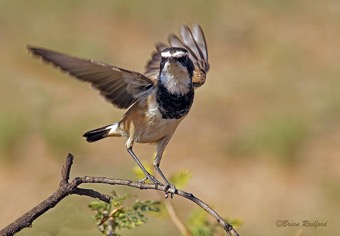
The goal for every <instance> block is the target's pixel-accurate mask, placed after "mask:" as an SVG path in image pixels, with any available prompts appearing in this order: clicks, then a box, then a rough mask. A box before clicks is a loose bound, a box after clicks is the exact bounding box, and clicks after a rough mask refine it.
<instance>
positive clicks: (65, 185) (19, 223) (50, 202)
mask: <svg viewBox="0 0 340 236" xmlns="http://www.w3.org/2000/svg"><path fill="white" fill-rule="evenodd" d="M72 164H73V155H72V154H69V155H68V156H67V158H66V163H65V164H64V166H63V168H62V171H61V176H62V180H61V181H60V184H59V187H58V189H57V190H56V192H54V193H53V194H52V195H51V196H50V197H48V198H47V199H46V200H44V201H43V202H41V203H40V204H39V205H37V206H36V207H34V208H33V209H31V210H30V211H28V212H27V213H25V214H24V215H23V216H21V217H20V218H18V219H17V220H15V221H14V222H13V223H11V224H10V225H8V226H7V227H5V228H4V229H2V230H1V231H0V235H1V236H5V235H6V236H7V235H13V234H15V233H17V232H19V231H20V230H22V229H23V228H26V227H31V225H32V223H33V221H34V220H35V219H37V218H38V217H39V216H41V215H42V214H44V213H45V212H46V211H48V210H49V209H51V208H53V207H54V206H56V205H57V204H58V203H59V202H60V201H61V200H63V199H64V198H65V197H67V196H68V195H72V194H76V195H84V196H88V197H92V198H98V199H100V200H102V201H104V202H107V203H109V202H110V201H111V197H110V196H108V195H105V194H102V193H99V192H97V191H95V190H92V189H83V188H78V186H79V185H81V184H84V183H93V184H109V185H124V186H129V187H133V188H139V189H153V190H158V191H164V190H165V187H164V186H160V185H155V184H149V183H142V182H134V181H131V180H124V179H111V178H106V177H90V176H83V177H75V178H74V179H73V180H72V181H71V182H69V177H70V171H71V166H72ZM175 194H176V195H178V196H181V197H184V198H187V199H189V200H190V201H192V202H194V203H196V204H197V205H199V206H200V207H201V208H203V209H204V210H205V211H207V212H208V213H209V214H210V215H211V216H213V217H214V218H215V219H216V221H217V222H219V224H220V225H221V226H222V227H223V228H224V230H225V231H226V232H227V234H228V235H235V236H238V235H239V234H238V233H237V232H236V230H235V229H234V228H233V227H232V225H230V224H229V223H227V222H226V221H225V220H223V218H222V217H221V216H220V215H218V214H217V212H216V211H214V210H213V209H212V208H211V207H209V206H208V205H207V204H206V203H204V202H203V201H201V200H200V199H198V198H197V197H195V196H194V195H193V194H192V193H188V192H185V191H182V190H179V189H178V190H176V191H175Z"/></svg>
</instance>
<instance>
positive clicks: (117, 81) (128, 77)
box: [28, 46, 154, 109]
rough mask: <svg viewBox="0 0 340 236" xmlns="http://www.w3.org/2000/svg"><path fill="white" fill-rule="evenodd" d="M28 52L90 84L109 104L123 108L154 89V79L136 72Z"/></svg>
mask: <svg viewBox="0 0 340 236" xmlns="http://www.w3.org/2000/svg"><path fill="white" fill-rule="evenodd" d="M28 50H29V51H31V52H32V53H33V54H34V55H36V56H38V57H40V58H42V59H43V60H44V61H46V62H48V63H52V64H53V65H55V66H56V67H57V68H59V69H61V70H63V71H65V72H67V73H69V74H70V75H72V76H74V77H76V78H78V79H79V80H82V81H85V82H89V83H90V84H91V85H92V86H93V87H94V88H96V89H98V90H99V91H100V94H101V95H102V96H104V97H105V98H106V99H107V100H108V101H109V102H111V103H112V104H113V105H115V106H117V107H119V108H122V109H126V108H128V107H130V106H131V105H132V104H133V103H134V102H136V101H137V100H138V99H141V98H143V97H145V96H147V95H148V94H149V93H150V92H151V90H152V89H153V88H154V81H153V80H151V79H149V78H147V77H146V76H144V75H142V74H140V73H137V72H133V71H128V70H124V69H121V68H118V67H114V66H111V65H108V64H105V63H102V62H98V61H94V60H85V59H81V58H77V57H73V56H69V55H66V54H63V53H59V52H55V51H51V50H48V49H43V48H37V47H30V46H28Z"/></svg>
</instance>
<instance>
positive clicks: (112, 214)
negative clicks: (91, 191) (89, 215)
mask: <svg viewBox="0 0 340 236" xmlns="http://www.w3.org/2000/svg"><path fill="white" fill-rule="evenodd" d="M129 198H131V195H130V194H124V195H117V194H116V193H115V192H114V193H113V196H112V201H111V203H110V204H107V203H104V202H102V201H93V202H91V203H90V204H89V208H90V209H91V210H92V211H93V212H94V218H95V220H96V223H97V226H98V228H99V230H100V231H101V232H102V234H103V235H108V236H119V235H120V234H119V233H118V231H119V230H120V229H123V228H125V229H132V228H135V227H138V226H140V225H142V224H144V223H146V222H147V217H146V216H145V213H147V212H159V211H160V209H159V204H160V203H159V202H158V201H152V200H147V201H141V200H136V201H135V202H134V203H133V204H131V205H129V206H126V205H125V204H124V203H125V202H126V200H127V199H129Z"/></svg>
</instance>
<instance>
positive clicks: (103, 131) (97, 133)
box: [83, 125, 111, 143]
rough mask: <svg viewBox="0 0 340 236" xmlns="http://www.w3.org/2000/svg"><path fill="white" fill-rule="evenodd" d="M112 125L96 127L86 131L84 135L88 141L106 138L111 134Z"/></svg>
mask: <svg viewBox="0 0 340 236" xmlns="http://www.w3.org/2000/svg"><path fill="white" fill-rule="evenodd" d="M110 126H111V125H107V126H104V127H101V128H98V129H94V130H91V131H88V132H86V133H85V134H83V137H84V138H85V139H86V141H87V142H89V143H92V142H95V141H98V140H100V139H103V138H106V137H107V136H108V135H109V132H110V130H111V129H110Z"/></svg>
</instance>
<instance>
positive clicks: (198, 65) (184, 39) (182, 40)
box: [145, 24, 210, 88]
mask: <svg viewBox="0 0 340 236" xmlns="http://www.w3.org/2000/svg"><path fill="white" fill-rule="evenodd" d="M168 43H169V45H167V44H165V43H158V44H156V52H153V53H152V55H151V60H150V61H149V62H148V63H147V65H146V67H145V70H146V72H145V74H146V75H147V76H148V77H150V78H153V79H157V76H158V74H159V66H160V62H161V55H160V53H161V52H162V51H163V50H164V49H165V48H167V47H169V46H171V47H181V48H185V49H187V50H188V52H189V55H190V59H191V60H192V61H193V63H194V65H195V70H194V76H193V79H192V82H193V85H194V87H195V88H198V87H200V86H201V85H203V84H204V83H205V80H206V74H207V72H208V70H209V67H210V65H209V62H208V48H207V43H206V40H205V36H204V33H203V30H202V28H201V26H199V25H198V24H194V25H193V27H192V30H190V28H189V27H188V26H186V25H182V26H181V29H180V37H178V36H177V35H175V34H170V35H169V37H168Z"/></svg>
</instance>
